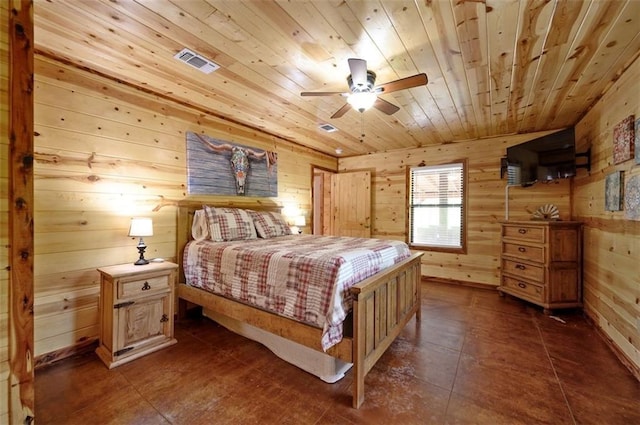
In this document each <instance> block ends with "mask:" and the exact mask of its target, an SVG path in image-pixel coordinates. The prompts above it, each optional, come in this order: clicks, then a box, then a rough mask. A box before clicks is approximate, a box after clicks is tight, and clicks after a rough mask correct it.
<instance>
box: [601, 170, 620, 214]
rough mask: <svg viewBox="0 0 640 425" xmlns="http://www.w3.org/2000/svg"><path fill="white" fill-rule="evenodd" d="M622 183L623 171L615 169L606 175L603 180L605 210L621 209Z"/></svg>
mask: <svg viewBox="0 0 640 425" xmlns="http://www.w3.org/2000/svg"><path fill="white" fill-rule="evenodd" d="M623 184H624V172H623V171H615V172H613V173H611V174H608V175H607V177H606V179H605V182H604V209H605V211H622V200H623V199H624V196H623V193H624V190H623V189H624V188H623Z"/></svg>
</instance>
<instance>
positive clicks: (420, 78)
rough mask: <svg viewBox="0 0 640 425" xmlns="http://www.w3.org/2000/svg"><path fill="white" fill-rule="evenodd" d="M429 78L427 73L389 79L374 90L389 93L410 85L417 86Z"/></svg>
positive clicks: (407, 87) (424, 83)
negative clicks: (393, 79)
mask: <svg viewBox="0 0 640 425" xmlns="http://www.w3.org/2000/svg"><path fill="white" fill-rule="evenodd" d="M428 81H429V80H428V79H427V74H416V75H413V76H411V77H407V78H401V79H399V80H395V81H391V82H388V83H385V84H380V85H379V86H377V87H376V88H375V89H374V91H375V92H376V93H379V94H383V93H391V92H394V91H398V90H404V89H410V88H412V87H418V86H423V85H426V84H427V82H428Z"/></svg>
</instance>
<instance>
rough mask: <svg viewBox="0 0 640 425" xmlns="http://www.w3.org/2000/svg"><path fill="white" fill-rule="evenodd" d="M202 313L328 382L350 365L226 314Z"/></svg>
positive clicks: (204, 310)
mask: <svg viewBox="0 0 640 425" xmlns="http://www.w3.org/2000/svg"><path fill="white" fill-rule="evenodd" d="M202 313H203V315H204V316H206V317H208V318H210V319H211V320H214V321H215V322H217V323H219V324H220V325H222V326H224V327H225V328H227V329H229V330H230V331H231V332H235V333H237V334H238V335H242V336H244V337H245V338H249V339H251V340H253V341H257V342H259V343H260V344H262V345H264V346H265V347H267V348H268V349H269V350H271V351H272V352H273V353H274V354H275V355H276V356H278V357H280V358H281V359H282V360H284V361H286V362H287V363H291V364H292V365H294V366H297V367H299V368H300V369H302V370H304V371H306V372H308V373H311V374H312V375H315V376H317V377H318V378H320V379H322V380H323V381H324V382H327V383H329V384H333V383H334V382H337V381H339V380H340V379H342V378H343V377H344V374H345V373H347V371H348V370H349V369H351V366H353V363H345V362H343V361H342V360H340V359H336V358H335V357H332V356H330V355H328V354H325V353H321V352H319V351H316V350H312V349H311V348H309V347H305V346H304V345H301V344H298V343H297V342H293V341H289V340H288V339H285V338H283V337H281V336H278V335H274V334H272V333H270V332H267V331H264V330H262V329H259V328H256V327H255V326H251V325H248V324H246V323H242V322H239V321H237V320H234V319H230V318H229V317H227V316H223V315H220V314H218V313H215V312H213V311H210V310H208V309H203V312H202Z"/></svg>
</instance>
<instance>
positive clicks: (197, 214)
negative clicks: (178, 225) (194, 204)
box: [191, 209, 209, 241]
mask: <svg viewBox="0 0 640 425" xmlns="http://www.w3.org/2000/svg"><path fill="white" fill-rule="evenodd" d="M191 236H192V237H193V239H194V240H196V241H201V240H204V239H208V238H209V222H208V221H207V215H206V214H205V212H204V210H203V209H202V210H196V211H194V213H193V223H191Z"/></svg>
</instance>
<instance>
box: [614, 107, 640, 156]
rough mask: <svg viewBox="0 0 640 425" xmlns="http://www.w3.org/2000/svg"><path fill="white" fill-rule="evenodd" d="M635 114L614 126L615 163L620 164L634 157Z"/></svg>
mask: <svg viewBox="0 0 640 425" xmlns="http://www.w3.org/2000/svg"><path fill="white" fill-rule="evenodd" d="M633 133H634V119H633V115H629V116H628V117H627V118H625V119H623V120H622V121H620V122H619V123H618V124H616V126H615V127H614V128H613V163H614V164H620V163H621V162H624V161H627V160H629V159H631V158H633V150H634V149H633V143H634V141H635V140H634V139H635V136H634V134H633Z"/></svg>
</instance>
